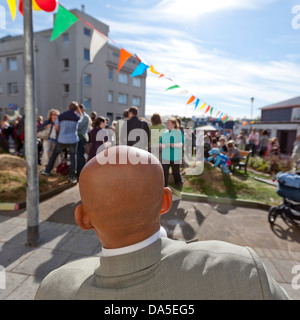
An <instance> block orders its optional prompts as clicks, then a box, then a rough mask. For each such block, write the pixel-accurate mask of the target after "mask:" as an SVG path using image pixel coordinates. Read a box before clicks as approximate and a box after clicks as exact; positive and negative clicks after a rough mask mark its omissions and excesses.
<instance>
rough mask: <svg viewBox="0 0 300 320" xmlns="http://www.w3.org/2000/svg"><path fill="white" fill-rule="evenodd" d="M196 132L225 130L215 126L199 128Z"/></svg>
mask: <svg viewBox="0 0 300 320" xmlns="http://www.w3.org/2000/svg"><path fill="white" fill-rule="evenodd" d="M196 130H204V131H219V130H223V128H216V127H214V126H210V125H209V126H203V127H198V128H196Z"/></svg>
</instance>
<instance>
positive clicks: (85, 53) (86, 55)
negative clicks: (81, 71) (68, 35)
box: [83, 48, 90, 61]
mask: <svg viewBox="0 0 300 320" xmlns="http://www.w3.org/2000/svg"><path fill="white" fill-rule="evenodd" d="M83 57H84V60H87V61H90V50H89V49H86V48H84V49H83Z"/></svg>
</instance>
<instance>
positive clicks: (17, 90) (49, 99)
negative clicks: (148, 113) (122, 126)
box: [0, 9, 146, 121]
mask: <svg viewBox="0 0 300 320" xmlns="http://www.w3.org/2000/svg"><path fill="white" fill-rule="evenodd" d="M71 12H72V13H74V14H75V15H76V16H78V17H80V18H81V19H82V20H84V21H87V22H88V23H90V24H91V25H93V26H94V27H95V28H96V29H97V30H99V31H101V32H102V33H103V34H105V35H108V33H109V26H107V25H106V24H104V23H102V22H100V21H98V20H96V19H94V18H93V17H91V16H89V15H87V14H86V13H85V12H84V11H80V10H77V9H74V10H71ZM92 33H93V29H92V28H91V27H89V26H88V25H87V24H85V23H84V22H82V21H78V22H77V23H75V24H74V25H73V26H72V27H71V28H69V29H68V30H67V31H66V32H65V33H64V34H63V35H61V36H60V37H59V38H57V39H56V40H54V41H53V42H50V38H51V35H52V29H49V30H45V31H41V32H36V33H35V34H34V66H35V75H34V76H35V103H36V108H37V114H38V115H42V116H44V117H46V116H47V113H48V111H49V110H50V109H51V108H55V109H58V110H60V111H64V110H66V108H67V106H68V105H69V103H70V102H71V101H74V100H75V101H78V102H81V103H83V104H84V105H85V107H86V111H87V112H88V113H91V112H92V111H96V112H97V114H98V115H101V116H104V117H107V118H110V120H111V121H112V120H117V119H120V118H121V117H122V115H123V111H124V109H127V108H129V107H130V106H132V105H135V106H137V107H138V108H139V115H140V116H144V115H145V96H146V73H145V74H144V75H143V76H139V77H134V78H132V77H131V74H132V72H133V71H134V69H135V68H136V67H137V66H138V64H139V60H138V59H136V58H134V57H131V58H130V59H129V60H128V61H127V62H126V64H125V65H124V67H123V68H122V69H121V71H120V73H117V68H118V63H119V54H120V49H119V48H118V47H115V46H113V45H111V44H109V43H107V44H106V45H105V46H104V47H103V48H102V49H101V50H100V51H99V53H98V54H97V56H96V57H95V59H94V61H93V63H92V64H91V63H90V52H89V50H90V42H91V38H92ZM23 51H24V38H23V36H17V37H10V36H7V37H5V38H2V39H0V115H3V114H10V115H12V114H13V113H16V110H17V113H20V114H23V113H24V67H23Z"/></svg>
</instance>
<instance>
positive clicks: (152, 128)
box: [0, 101, 300, 188]
mask: <svg viewBox="0 0 300 320" xmlns="http://www.w3.org/2000/svg"><path fill="white" fill-rule="evenodd" d="M122 120H123V123H124V121H126V126H123V125H122ZM122 120H121V121H120V120H118V121H112V123H110V120H109V119H108V118H105V117H103V116H98V115H97V113H96V112H92V113H91V114H90V115H88V114H87V113H86V111H85V108H84V106H83V105H82V104H79V103H77V102H76V101H73V102H71V103H70V105H69V106H68V110H66V111H65V112H62V113H60V112H59V111H58V110H56V109H51V110H50V111H49V112H48V115H47V118H46V120H44V119H43V117H42V116H39V117H38V119H37V122H36V126H37V137H38V141H37V148H38V161H39V164H40V165H42V166H43V168H44V169H43V170H42V171H41V172H42V174H44V175H47V176H48V175H50V173H51V171H52V170H53V169H55V168H56V169H57V168H60V169H61V166H64V167H67V172H68V174H69V181H70V182H76V181H77V180H78V177H79V175H80V172H81V170H82V168H83V167H84V165H85V164H86V162H87V161H89V160H91V159H92V158H93V157H95V156H96V154H97V153H99V152H100V151H101V150H103V148H108V147H110V146H112V145H119V144H122V145H128V146H133V145H135V146H138V147H139V148H142V149H144V150H147V151H150V152H151V153H152V154H154V155H155V156H156V157H157V158H158V159H159V160H160V162H161V164H162V166H163V169H164V177H165V184H166V186H167V183H168V177H169V170H170V167H171V169H172V174H173V177H174V182H175V184H176V186H177V187H178V188H181V187H182V184H183V182H182V176H181V173H180V166H181V165H182V162H183V161H184V160H183V152H184V151H183V150H184V147H185V146H186V150H187V151H188V152H191V153H192V154H193V155H194V154H195V153H196V154H197V148H199V147H200V144H199V143H197V142H198V141H197V137H196V136H197V130H194V129H193V128H187V127H186V129H192V130H184V126H183V125H182V123H181V119H180V118H178V117H170V118H169V119H168V120H167V122H166V125H165V124H164V123H163V121H162V118H161V116H160V115H159V114H158V113H155V114H153V115H152V117H151V119H150V122H149V123H148V122H147V121H146V119H144V118H141V117H139V116H138V108H137V107H135V106H132V107H131V108H129V109H126V110H124V113H123V119H122ZM24 121H25V117H24V116H23V117H22V116H18V117H17V118H16V119H15V120H14V121H13V123H10V121H9V117H8V116H7V115H5V116H4V117H3V119H2V121H1V123H0V130H1V132H0V133H1V134H0V136H1V140H0V144H1V145H0V147H1V148H2V149H3V150H4V151H7V152H8V151H9V137H10V136H11V137H12V139H13V141H14V148H15V154H17V155H25V144H24V140H25V135H24ZM108 129H110V130H108ZM135 129H142V130H143V132H144V133H145V134H144V135H140V136H139V135H137V136H135V135H134V134H133V132H134V131H133V130H135ZM124 130H126V131H124ZM188 149H189V150H188ZM190 149H191V150H190ZM241 151H249V152H251V153H252V156H260V157H263V158H272V157H274V156H280V145H279V142H278V139H277V138H276V137H274V138H270V137H269V133H268V131H267V130H264V131H262V132H261V133H259V132H257V129H256V128H253V129H252V131H251V133H250V134H249V135H248V136H246V134H245V132H244V131H241V132H240V134H239V135H236V136H234V135H233V136H231V135H230V134H229V133H228V134H226V135H220V136H219V132H218V131H216V132H208V133H206V135H205V136H204V159H205V160H206V161H207V162H208V163H210V164H211V165H212V166H214V167H217V166H218V167H220V168H221V169H222V170H223V172H225V173H230V172H231V169H232V166H235V165H238V163H239V162H240V161H241V158H242V155H241ZM291 157H292V159H293V161H294V165H295V168H296V167H297V165H298V164H299V162H300V135H299V136H298V137H297V140H296V141H295V143H294V150H293V153H292V156H291ZM57 170H58V169H57Z"/></svg>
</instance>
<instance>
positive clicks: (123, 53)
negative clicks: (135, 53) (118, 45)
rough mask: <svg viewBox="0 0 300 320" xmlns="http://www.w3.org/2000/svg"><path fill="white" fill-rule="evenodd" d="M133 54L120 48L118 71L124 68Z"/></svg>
mask: <svg viewBox="0 0 300 320" xmlns="http://www.w3.org/2000/svg"><path fill="white" fill-rule="evenodd" d="M131 56H132V54H131V53H129V52H128V51H126V50H124V49H121V50H120V59H119V67H118V73H119V72H120V70H121V69H122V67H123V66H124V64H125V63H126V61H127V60H128V59H129V58H130V57H131Z"/></svg>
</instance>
